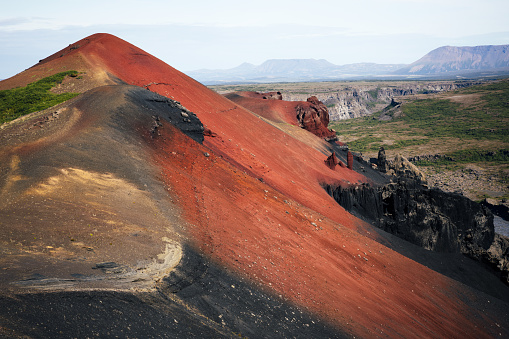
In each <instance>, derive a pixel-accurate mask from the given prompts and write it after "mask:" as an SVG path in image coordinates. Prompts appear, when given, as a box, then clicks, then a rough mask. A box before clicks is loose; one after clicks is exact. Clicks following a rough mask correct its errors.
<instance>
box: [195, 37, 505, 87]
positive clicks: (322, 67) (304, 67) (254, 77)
mask: <svg viewBox="0 0 509 339" xmlns="http://www.w3.org/2000/svg"><path fill="white" fill-rule="evenodd" d="M187 74H189V75H190V76H192V77H193V78H196V79H197V80H198V81H200V82H202V83H204V84H206V85H219V84H230V83H242V82H244V83H249V82H253V83H262V82H299V81H327V80H359V79H406V78H415V77H419V78H426V77H434V78H456V77H458V76H470V77H482V76H499V75H507V74H509V45H485V46H465V47H457V46H443V47H439V48H437V49H435V50H433V51H431V52H429V53H427V54H426V55H425V56H423V57H422V58H420V59H419V60H417V61H415V62H413V63H411V64H410V65H405V64H377V63H368V62H359V63H353V64H345V65H335V64H333V63H331V62H329V61H327V60H325V59H269V60H266V61H265V62H263V63H262V64H260V65H253V64H248V63H243V64H241V65H239V66H237V67H234V68H231V69H216V70H206V69H202V70H196V71H189V72H187Z"/></svg>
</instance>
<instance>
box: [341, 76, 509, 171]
mask: <svg viewBox="0 0 509 339" xmlns="http://www.w3.org/2000/svg"><path fill="white" fill-rule="evenodd" d="M465 94H474V95H476V97H474V99H471V102H470V103H464V104H462V103H458V102H454V101H451V100H448V99H447V95H446V96H445V97H442V98H428V99H410V100H408V99H407V100H408V101H407V102H405V103H404V104H403V105H402V106H401V113H402V114H401V115H400V116H399V117H397V118H394V119H393V120H391V121H379V120H378V119H377V117H378V114H373V115H372V116H370V117H363V118H357V119H350V120H343V121H339V122H334V123H332V124H331V127H332V128H333V129H335V130H336V131H337V132H338V136H339V138H340V140H341V139H344V140H349V142H348V144H349V146H350V148H351V149H352V150H354V151H358V152H373V151H376V150H378V148H379V147H380V146H384V147H385V148H386V149H388V150H401V152H403V153H404V150H403V149H404V148H406V147H410V146H417V145H424V144H427V143H431V142H432V143H433V145H435V146H436V145H442V146H443V148H444V149H447V151H448V152H452V151H454V149H455V148H456V150H459V149H464V148H465V147H464V146H463V145H464V144H465V143H468V144H469V145H473V144H476V143H478V144H479V145H481V144H483V145H484V146H482V147H480V148H481V151H482V152H489V151H492V152H493V151H497V150H504V149H507V145H508V144H509V80H505V81H500V82H494V83H491V84H489V85H481V86H473V87H470V88H467V89H462V90H458V91H455V92H451V94H450V96H453V95H465ZM382 136H383V139H385V140H391V143H390V145H386V144H384V143H383V141H382ZM440 140H444V141H443V143H442V144H440ZM451 143H454V144H451ZM470 148H471V146H470ZM465 152H466V151H465ZM429 153H433V149H431V150H430V151H429ZM497 154H498V153H497ZM454 155H455V157H456V158H458V159H463V158H469V159H470V160H469V161H473V162H479V161H491V160H487V157H486V156H479V155H475V156H474V155H470V156H469V157H466V156H463V155H464V154H463V155H461V156H460V154H459V153H458V154H454ZM499 160H500V159H499ZM499 160H496V161H499Z"/></svg>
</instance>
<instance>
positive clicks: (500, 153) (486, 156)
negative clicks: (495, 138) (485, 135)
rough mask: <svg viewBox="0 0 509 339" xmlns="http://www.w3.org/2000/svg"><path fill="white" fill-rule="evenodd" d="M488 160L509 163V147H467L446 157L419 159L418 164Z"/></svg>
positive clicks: (493, 162) (492, 162) (438, 164)
mask: <svg viewBox="0 0 509 339" xmlns="http://www.w3.org/2000/svg"><path fill="white" fill-rule="evenodd" d="M476 162H487V163H491V164H509V149H500V150H493V151H485V150H477V149H466V150H459V151H454V152H450V153H448V154H446V157H444V158H440V159H438V160H436V161H417V162H416V165H418V166H443V165H450V164H451V163H457V164H465V163H476Z"/></svg>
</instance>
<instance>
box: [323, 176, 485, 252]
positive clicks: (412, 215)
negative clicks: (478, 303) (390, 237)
mask: <svg viewBox="0 0 509 339" xmlns="http://www.w3.org/2000/svg"><path fill="white" fill-rule="evenodd" d="M326 190H327V191H328V192H329V194H330V195H331V196H333V197H334V199H335V200H336V201H337V202H338V203H339V204H340V205H341V206H343V207H344V208H345V209H347V210H348V211H351V212H353V213H354V214H356V215H359V216H363V217H364V218H366V219H368V220H370V221H371V222H372V223H373V224H375V225H376V226H378V227H379V228H381V229H383V230H385V231H387V232H389V233H392V234H395V235H397V236H398V237H400V238H402V239H405V240H407V241H410V242H411V243H414V244H416V245H419V246H421V247H423V248H426V249H428V250H432V251H438V252H461V253H464V254H467V255H469V256H472V257H474V258H480V256H481V254H482V253H483V252H485V251H486V250H487V249H488V248H489V247H490V246H491V244H492V243H493V239H494V236H495V232H494V227H493V215H492V214H491V212H490V211H489V210H488V209H487V208H485V207H483V206H481V205H480V204H478V203H475V202H473V201H471V200H470V199H468V198H465V197H463V196H461V195H458V194H451V193H446V192H443V191H440V190H438V189H427V188H425V187H424V186H422V185H421V184H419V183H418V182H417V181H416V180H412V179H407V178H401V179H400V180H398V181H397V182H395V183H390V184H387V185H384V186H380V187H372V186H368V185H362V186H351V187H348V188H342V187H332V186H330V185H326Z"/></svg>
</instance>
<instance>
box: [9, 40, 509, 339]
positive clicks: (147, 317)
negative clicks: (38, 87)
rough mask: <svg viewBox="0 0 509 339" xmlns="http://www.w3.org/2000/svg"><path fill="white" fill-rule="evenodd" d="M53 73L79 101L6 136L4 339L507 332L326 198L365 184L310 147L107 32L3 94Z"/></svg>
mask: <svg viewBox="0 0 509 339" xmlns="http://www.w3.org/2000/svg"><path fill="white" fill-rule="evenodd" d="M62 70H77V71H79V72H81V74H82V78H81V79H77V78H74V79H68V80H66V81H64V83H63V84H62V85H61V90H66V89H69V90H72V89H76V88H82V89H87V91H86V92H84V93H83V94H81V95H80V96H78V97H76V98H74V99H72V100H70V101H68V102H65V103H63V104H61V105H59V106H57V107H54V108H52V109H49V110H46V111H43V112H39V113H37V114H33V115H31V116H29V117H27V118H25V119H24V120H23V119H20V120H18V121H14V122H12V123H9V124H7V125H5V126H2V127H3V128H2V129H1V130H0V140H2V142H1V146H0V173H2V176H1V177H0V179H1V181H0V194H1V199H0V223H1V225H2V227H1V230H0V244H1V246H2V247H1V248H2V251H1V254H0V262H1V263H2V268H3V269H2V271H1V272H0V277H1V279H0V285H1V287H2V293H1V295H0V303H1V305H2V307H0V322H1V326H0V333H1V334H6V335H11V336H23V335H32V336H53V335H55V336H58V335H60V336H61V335H62V334H63V335H64V336H66V335H71V334H72V335H75V333H76V331H79V333H80V334H82V335H84V336H88V335H92V334H94V335H102V336H111V335H119V336H128V335H129V336H147V335H150V336H158V335H165V336H170V337H191V336H199V337H234V336H238V335H240V336H247V337H303V338H304V337H306V338H311V337H347V336H361V337H377V336H389V337H395V336H401V337H490V336H495V335H499V334H501V335H505V336H507V335H508V334H509V332H508V321H507V319H509V317H508V316H507V311H506V310H507V307H506V303H505V302H503V301H501V300H499V299H497V298H494V297H491V296H488V295H485V294H483V293H481V292H479V291H477V290H475V289H473V288H470V287H468V286H466V285H463V284H461V283H459V282H457V281H455V280H452V279H450V278H447V277H445V276H443V275H441V274H439V273H437V272H435V271H433V270H431V269H429V268H427V267H425V266H423V265H421V264H419V263H417V262H415V261H413V260H411V259H409V258H407V257H405V256H403V255H401V254H399V253H397V252H395V251H393V250H391V249H390V248H389V247H387V246H389V245H390V244H393V245H394V244H396V245H395V246H393V247H398V246H399V247H405V246H406V247H408V248H411V249H413V247H411V246H409V245H406V244H404V242H402V241H400V240H397V239H393V238H391V237H388V236H386V235H384V234H382V233H377V231H376V230H375V229H374V228H373V227H372V226H371V225H369V224H367V223H365V222H364V221H362V220H361V219H359V218H357V217H355V216H353V215H351V214H350V213H348V212H346V211H345V210H344V209H343V208H342V207H340V206H339V205H338V204H337V203H336V202H335V201H334V199H333V198H332V197H330V196H329V194H328V193H327V192H326V191H325V190H324V188H323V184H326V183H328V184H336V185H343V186H348V185H350V184H353V183H369V182H371V180H373V178H375V177H376V174H374V173H371V172H370V171H369V170H367V171H366V172H362V171H360V170H359V171H354V170H350V169H348V168H344V167H340V166H336V167H335V168H334V170H332V169H331V168H330V167H328V166H327V165H326V164H325V162H324V161H325V160H326V159H327V157H328V156H329V155H330V154H331V149H330V148H328V147H329V146H328V145H327V143H325V142H324V141H323V140H321V138H319V137H317V136H314V135H312V134H310V133H308V132H306V131H302V130H301V129H300V128H299V127H294V126H287V127H285V128H282V127H278V126H275V125H274V124H271V123H268V122H267V120H266V119H265V118H266V117H264V116H263V114H255V113H253V112H252V111H251V110H248V109H246V108H243V107H241V106H239V105H238V104H236V103H234V102H232V101H230V100H228V99H226V98H224V97H223V96H221V95H219V94H217V93H215V92H213V91H211V90H209V89H208V88H206V87H205V86H203V85H201V84H199V83H198V82H196V81H194V80H193V79H191V78H189V77H187V76H186V75H184V74H183V73H181V72H179V71H177V70H175V69H174V68H172V67H170V66H168V65H167V64H165V63H164V62H162V61H161V60H159V59H157V58H155V57H153V56H151V55H149V54H147V53H146V52H144V51H142V50H141V49H139V48H137V47H135V46H133V45H131V44H129V43H127V42H125V41H123V40H121V39H119V38H117V37H115V36H112V35H109V34H95V35H92V36H90V37H87V38H85V39H82V40H80V41H78V42H76V43H74V44H71V45H69V47H67V48H65V49H63V50H62V51H59V52H57V53H55V54H54V55H52V56H50V57H48V58H46V59H43V60H41V61H40V62H39V63H38V64H37V65H35V66H33V67H32V68H30V69H28V70H26V71H24V72H22V73H20V74H18V75H16V76H14V77H12V78H10V79H7V80H4V81H2V82H0V89H7V88H13V87H16V86H21V85H26V84H27V83H28V82H30V81H34V80H36V79H38V78H41V77H44V76H47V75H50V74H52V73H56V72H60V71H62ZM257 100H258V99H257ZM264 101H268V100H264ZM270 102H271V104H273V103H277V102H281V101H278V100H270ZM273 105H275V106H274V107H276V108H275V109H272V110H271V112H272V113H270V114H274V115H273V116H271V118H272V120H277V118H278V117H277V115H278V114H279V119H280V120H281V121H285V122H288V120H287V119H290V117H289V116H287V115H285V114H286V112H287V110H286V109H285V106H284V105H286V103H284V102H281V103H278V104H273ZM277 105H280V106H277ZM278 107H279V108H278ZM278 109H280V110H278ZM274 112H276V113H274ZM303 133H306V136H305V137H303V139H302V140H301V139H300V138H299V137H300V136H303ZM359 168H360V166H359V165H355V166H354V169H357V170H358V169H359ZM414 251H418V250H417V249H415V250H414ZM415 253H417V252H415ZM419 253H421V252H419ZM422 255H423V256H426V255H427V254H422ZM442 259H443V258H442ZM451 260H452V259H451ZM41 310H44V312H42V311H41ZM42 324H44V325H42Z"/></svg>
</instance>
